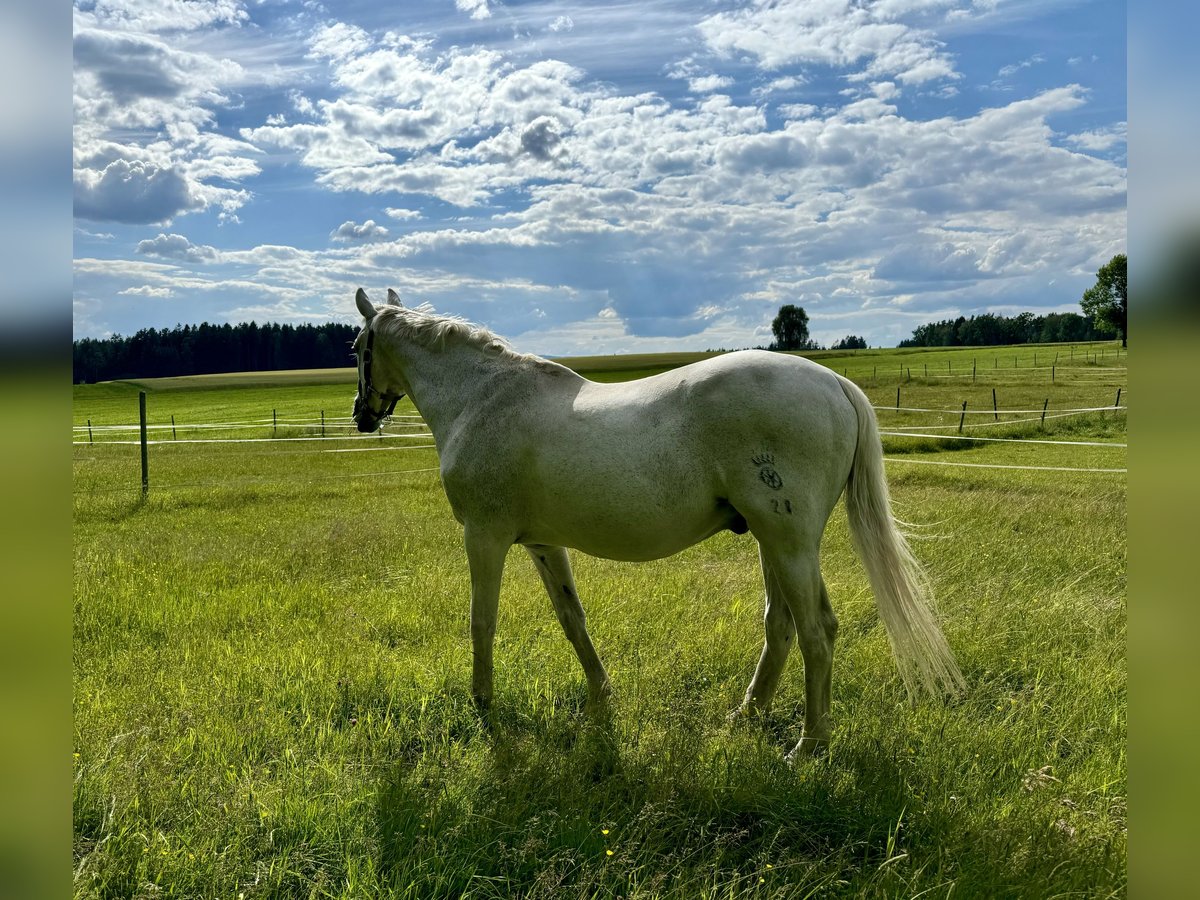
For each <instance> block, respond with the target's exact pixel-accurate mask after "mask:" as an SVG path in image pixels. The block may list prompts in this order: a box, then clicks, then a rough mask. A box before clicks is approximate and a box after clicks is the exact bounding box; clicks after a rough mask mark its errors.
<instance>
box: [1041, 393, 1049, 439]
mask: <svg viewBox="0 0 1200 900" xmlns="http://www.w3.org/2000/svg"><path fill="white" fill-rule="evenodd" d="M1049 405H1050V398H1049V397H1047V398H1046V402H1045V403H1043V404H1042V426H1041V427H1042V430H1043V431H1044V430H1045V429H1046V407H1047V406H1049Z"/></svg>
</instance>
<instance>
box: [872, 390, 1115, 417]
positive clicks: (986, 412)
mask: <svg viewBox="0 0 1200 900" xmlns="http://www.w3.org/2000/svg"><path fill="white" fill-rule="evenodd" d="M1122 393H1124V392H1122ZM872 408H873V409H876V410H880V411H883V412H925V413H945V414H946V415H955V416H961V415H962V414H963V413H964V412H965V413H966V414H967V415H968V416H995V415H1000V416H1019V415H1028V414H1029V413H1040V412H1041V410H1040V409H967V410H962V409H922V408H920V407H917V406H875V407H872ZM1128 408H1129V407H1128V406H1085V407H1082V408H1080V409H1060V410H1057V412H1059V413H1061V414H1063V415H1066V414H1068V413H1070V414H1074V413H1089V412H1109V411H1111V410H1116V409H1128Z"/></svg>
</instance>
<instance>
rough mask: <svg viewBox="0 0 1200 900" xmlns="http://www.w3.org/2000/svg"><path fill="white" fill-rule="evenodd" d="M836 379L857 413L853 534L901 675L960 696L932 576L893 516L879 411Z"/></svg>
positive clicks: (850, 496)
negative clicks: (936, 608) (937, 611)
mask: <svg viewBox="0 0 1200 900" xmlns="http://www.w3.org/2000/svg"><path fill="white" fill-rule="evenodd" d="M838 378H839V381H840V382H841V385H842V390H843V391H844V392H845V394H846V397H847V398H848V399H849V400H850V403H851V404H853V406H854V411H855V412H856V413H857V414H858V447H857V449H856V450H855V451H854V464H853V466H852V467H851V469H850V477H849V479H847V481H846V512H847V514H848V516H849V519H850V536H851V539H852V540H853V541H854V546H855V549H856V550H857V551H858V555H859V556H860V557H861V558H862V561H863V564H864V565H865V566H866V569H867V577H868V578H869V579H870V581H871V589H872V590H873V591H874V593H875V604H876V606H877V607H878V608H879V617H880V618H881V619H883V624H884V626H885V627H886V628H887V633H888V639H889V640H890V641H891V644H892V653H893V654H894V655H895V657H896V664H897V666H898V667H899V669H900V675H901V677H902V678H903V679H904V685H905V687H906V688H907V689H908V692H909V694H910V696H914V697H915V696H916V695H918V694H921V693H925V694H927V695H929V696H932V697H943V696H945V695H947V694H948V695H951V696H954V695H957V694H959V693H961V692H962V690H963V689H964V687H965V686H966V682H965V681H964V680H963V676H962V673H961V672H960V671H959V668H958V664H957V663H955V661H954V655H953V654H952V653H951V652H950V647H949V645H948V644H947V643H946V638H945V636H944V635H943V634H942V630H941V628H940V627H939V626H938V623H937V619H936V618H934V615H933V610H932V607H931V604H932V600H933V595H932V592H931V590H930V585H929V578H928V576H927V575H926V574H925V571H924V570H923V569H922V568H921V564H920V563H919V562H917V559H916V557H914V556H913V554H912V551H911V550H910V549H909V546H908V541H906V540H905V538H904V535H903V534H902V533H901V531H900V529H899V528H897V527H896V520H895V518H894V517H893V516H892V508H891V502H890V501H889V499H888V486H887V477H886V476H885V475H884V472H883V445H882V443H881V442H880V439H879V427H878V425H877V424H876V422H875V410H874V409H872V408H871V401H870V400H868V399H867V396H866V395H865V394H864V393H863V392H862V391H861V390H859V388H858V386H857V385H855V384H854V383H853V382H851V381H849V380H847V379H845V378H842V377H841V376H838Z"/></svg>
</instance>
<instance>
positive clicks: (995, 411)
mask: <svg viewBox="0 0 1200 900" xmlns="http://www.w3.org/2000/svg"><path fill="white" fill-rule="evenodd" d="M992 417H993V418H994V419H995V420H996V421H997V422H999V421H1000V410H999V409H998V408H997V407H996V389H995V388H992Z"/></svg>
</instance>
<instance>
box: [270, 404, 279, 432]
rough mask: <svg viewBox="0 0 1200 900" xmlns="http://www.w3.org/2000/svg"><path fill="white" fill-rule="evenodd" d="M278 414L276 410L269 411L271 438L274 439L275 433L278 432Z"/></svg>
mask: <svg viewBox="0 0 1200 900" xmlns="http://www.w3.org/2000/svg"><path fill="white" fill-rule="evenodd" d="M278 413H279V410H277V409H273V410H271V437H275V435H276V433H277V432H278V430H279V416H278Z"/></svg>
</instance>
